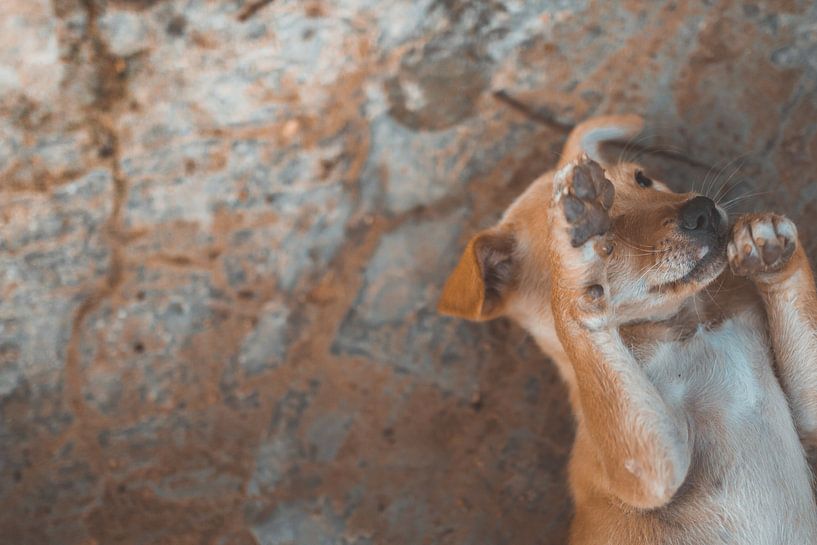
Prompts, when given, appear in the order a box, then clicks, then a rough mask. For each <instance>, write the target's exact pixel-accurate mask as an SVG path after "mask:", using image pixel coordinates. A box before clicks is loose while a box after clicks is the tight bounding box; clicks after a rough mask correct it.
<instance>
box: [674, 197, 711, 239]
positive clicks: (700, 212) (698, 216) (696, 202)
mask: <svg viewBox="0 0 817 545" xmlns="http://www.w3.org/2000/svg"><path fill="white" fill-rule="evenodd" d="M720 219H721V215H720V213H719V212H718V208H717V207H716V206H715V201H713V200H712V199H710V198H709V197H702V196H699V197H695V198H693V199H691V200H689V201H687V202H686V203H685V204H684V206H683V207H681V214H680V218H679V223H680V225H681V228H682V229H683V230H684V231H687V232H689V233H691V234H694V233H700V234H703V233H711V232H714V231H716V230H717V228H718V224H719V223H720Z"/></svg>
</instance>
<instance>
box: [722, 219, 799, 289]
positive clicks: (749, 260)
mask: <svg viewBox="0 0 817 545" xmlns="http://www.w3.org/2000/svg"><path fill="white" fill-rule="evenodd" d="M796 249H797V227H796V226H795V225H794V223H793V222H792V221H791V220H790V219H788V218H786V217H784V216H780V215H777V214H752V215H748V216H743V217H741V218H739V219H738V221H737V222H736V223H735V225H734V226H733V227H732V239H731V241H730V242H729V245H728V246H727V248H726V256H727V258H728V259H729V267H730V268H731V269H732V272H733V273H735V274H736V275H738V276H751V277H762V276H763V275H766V274H771V273H777V272H779V271H781V270H783V268H784V267H785V266H786V265H787V264H788V263H789V260H790V259H791V257H792V255H794V251H795V250H796Z"/></svg>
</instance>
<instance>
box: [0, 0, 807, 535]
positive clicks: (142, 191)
mask: <svg viewBox="0 0 817 545" xmlns="http://www.w3.org/2000/svg"><path fill="white" fill-rule="evenodd" d="M2 4H3V8H2V10H0V180H1V181H2V184H0V225H1V226H2V237H0V264H1V265H2V267H0V294H2V298H0V536H2V537H0V541H2V542H3V543H14V544H15V545H27V544H32V545H34V544H36V545H45V544H58V545H90V544H98V545H108V544H119V543H122V544H140V545H141V544H153V543H156V544H176V543H180V544H201V543H207V544H214V545H232V544H237V545H320V544H330V543H331V544H345V545H353V544H354V545H368V544H381V543H382V544H386V543H388V544H420V543H425V544H447V543H451V544H455V543H456V544H473V545H479V544H486V545H487V544H492V545H497V544H511V543H513V544H517V543H519V544H521V543H525V544H527V543H531V544H533V543H538V544H557V543H563V542H564V540H565V538H566V532H567V527H568V521H569V516H570V512H571V506H570V501H569V499H568V497H567V487H566V483H565V473H564V466H565V463H566V460H567V456H568V453H569V446H570V442H571V437H572V424H571V421H570V416H569V410H568V407H567V404H566V400H565V394H564V391H563V388H562V386H561V385H560V383H559V380H558V377H557V375H556V372H555V369H554V368H553V366H552V365H551V364H550V363H549V362H548V360H547V358H546V356H544V355H542V354H540V353H539V352H538V350H537V349H536V348H535V346H534V345H533V343H532V342H531V340H530V339H529V338H528V337H527V336H526V335H525V334H524V332H522V331H521V330H519V329H518V328H517V327H515V326H513V325H512V324H509V323H507V322H504V321H497V322H495V323H489V324H469V323H464V322H461V321H457V320H451V319H447V318H442V317H440V316H437V315H436V314H435V312H434V310H433V309H434V302H435V299H436V297H437V295H438V293H439V288H440V286H441V285H442V282H443V281H444V279H445V276H446V274H447V273H448V272H449V270H450V269H451V267H452V266H453V264H454V263H455V261H456V259H457V257H458V253H459V252H460V251H461V248H462V247H463V245H464V242H465V240H466V239H467V237H468V236H469V234H470V233H472V232H474V230H476V229H478V228H480V227H484V226H486V225H489V224H490V223H491V222H492V221H495V219H496V218H497V216H498V214H499V213H500V212H501V210H502V209H503V208H504V207H505V206H507V204H508V203H509V202H511V200H512V199H513V198H514V196H515V195H517V194H518V193H519V192H520V191H521V190H522V189H524V187H525V186H526V185H527V184H528V183H529V182H530V181H531V180H532V179H533V178H534V177H535V176H536V175H537V174H539V173H540V172H542V171H544V170H546V169H548V168H550V167H551V166H553V165H554V164H555V162H556V160H557V158H558V152H559V150H560V148H561V145H562V143H563V141H564V138H565V130H566V129H565V127H567V126H570V125H573V124H575V123H577V122H579V121H581V120H582V119H584V118H586V117H588V116H590V115H593V114H600V113H615V112H637V113H641V114H643V115H644V116H645V117H646V119H647V124H648V131H647V136H646V137H645V139H644V140H643V141H642V142H641V143H642V144H647V145H650V146H655V147H658V148H661V149H663V150H665V151H666V150H673V151H675V152H676V153H679V154H681V155H684V156H686V157H687V158H688V159H687V160H680V159H672V158H668V157H667V155H666V153H665V154H663V155H661V154H648V155H646V156H644V160H645V161H647V162H650V163H651V164H653V168H655V169H656V170H657V171H659V173H662V174H663V175H664V176H665V177H667V178H668V179H669V180H670V181H671V182H672V183H673V184H675V185H676V186H677V187H696V188H699V189H700V188H702V187H705V188H707V189H708V191H710V192H716V191H717V190H718V188H720V187H721V185H722V184H723V183H724V182H725V181H727V180H731V181H739V182H741V183H740V184H739V185H738V186H737V187H736V189H734V190H733V192H731V193H730V194H729V196H728V197H727V198H726V200H729V199H733V198H740V196H741V195H743V196H746V197H747V198H746V199H744V200H741V201H736V202H735V203H734V204H735V206H736V208H740V207H743V208H744V209H752V208H760V207H771V208H774V209H777V210H780V211H783V212H786V213H788V214H789V215H790V216H791V217H793V218H794V219H795V220H796V221H798V223H799V225H800V228H801V230H802V232H803V234H804V239H805V241H806V244H807V246H808V248H809V251H810V252H811V255H812V256H817V225H815V224H814V222H813V217H814V215H815V214H817V121H815V120H817V4H815V3H814V2H812V1H807V0H780V1H768V2H738V1H734V0H711V1H708V2H680V1H679V2H632V1H622V2H601V1H593V0H588V1H565V0H527V1H521V0H484V1H464V0H420V1H415V0H395V1H390V2H383V1H378V0H337V1H333V2H330V1H327V0H297V1H296V0H276V1H273V2H259V1H257V0H252V1H251V0H228V1H215V0H107V1H105V0H51V1H50V2H49V1H48V0H3V2H2ZM502 93H504V94H502ZM503 97H505V98H503ZM507 97H511V99H513V100H516V101H517V102H516V103H513V104H512V100H509V99H508V98H507ZM514 104H515V105H514ZM520 105H521V106H520ZM522 110H525V112H523V111H522ZM619 151H621V150H619ZM616 153H618V151H616ZM753 194H756V195H754V196H752V195H753Z"/></svg>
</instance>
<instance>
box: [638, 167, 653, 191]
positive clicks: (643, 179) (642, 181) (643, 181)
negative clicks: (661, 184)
mask: <svg viewBox="0 0 817 545" xmlns="http://www.w3.org/2000/svg"><path fill="white" fill-rule="evenodd" d="M635 181H636V183H637V184H638V185H640V186H641V187H652V180H650V179H649V177H647V175H646V174H644V173H643V172H641V171H640V170H636V171H635Z"/></svg>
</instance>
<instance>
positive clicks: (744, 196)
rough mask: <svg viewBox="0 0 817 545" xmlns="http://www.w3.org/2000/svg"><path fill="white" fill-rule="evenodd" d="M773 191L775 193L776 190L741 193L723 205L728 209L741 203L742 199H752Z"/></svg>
mask: <svg viewBox="0 0 817 545" xmlns="http://www.w3.org/2000/svg"><path fill="white" fill-rule="evenodd" d="M771 193H774V191H757V192H755V193H749V194H748V195H741V196H739V197H735V198H734V199H732V200H730V201H728V202H725V203H724V204H722V205H721V206H722V207H723V208H724V209H728V208H729V207H730V206H734V205H735V204H736V203H739V202H740V201H745V200H746V199H751V198H753V197H759V196H761V195H769V194H771Z"/></svg>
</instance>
